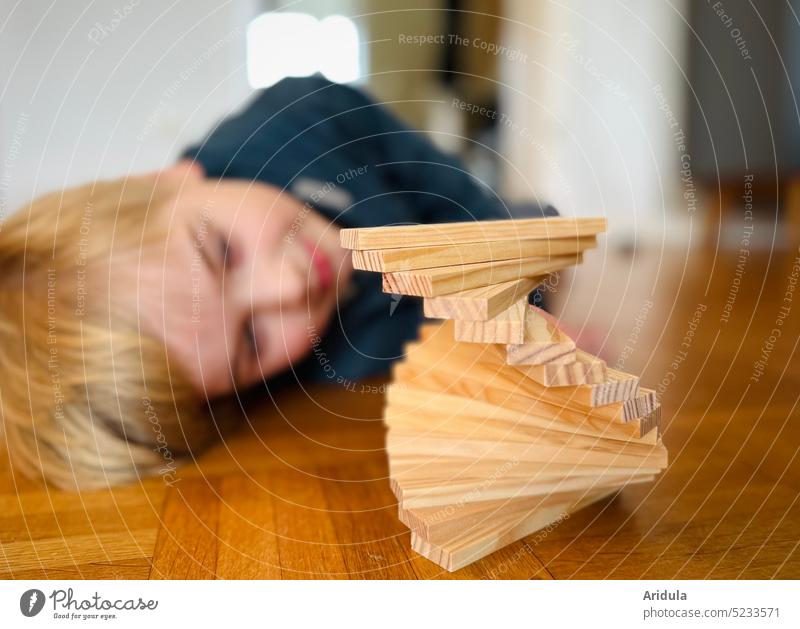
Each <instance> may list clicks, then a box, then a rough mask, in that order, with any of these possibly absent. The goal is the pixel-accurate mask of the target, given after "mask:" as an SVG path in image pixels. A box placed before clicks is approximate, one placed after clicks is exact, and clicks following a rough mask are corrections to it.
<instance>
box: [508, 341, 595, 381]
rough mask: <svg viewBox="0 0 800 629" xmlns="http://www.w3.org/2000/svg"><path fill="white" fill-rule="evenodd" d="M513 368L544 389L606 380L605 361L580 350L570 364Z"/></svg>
mask: <svg viewBox="0 0 800 629" xmlns="http://www.w3.org/2000/svg"><path fill="white" fill-rule="evenodd" d="M513 367H514V368H515V369H517V370H519V371H520V372H521V373H523V374H525V375H526V376H527V377H528V378H531V379H532V380H535V381H536V382H538V383H539V384H541V385H542V386H545V387H569V386H576V385H582V384H600V383H603V382H604V381H605V379H606V363H605V361H604V360H601V359H600V358H597V357H595V356H592V355H591V354H587V353H586V352H582V351H580V350H576V360H575V362H572V363H566V364H564V363H545V364H543V365H513Z"/></svg>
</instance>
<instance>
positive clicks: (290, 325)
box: [138, 177, 352, 397]
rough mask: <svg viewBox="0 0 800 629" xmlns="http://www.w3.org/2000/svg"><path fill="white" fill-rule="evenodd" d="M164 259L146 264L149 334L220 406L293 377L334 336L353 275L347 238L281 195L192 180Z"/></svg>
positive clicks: (173, 215)
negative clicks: (317, 344)
mask: <svg viewBox="0 0 800 629" xmlns="http://www.w3.org/2000/svg"><path fill="white" fill-rule="evenodd" d="M180 185H181V190H180V192H179V193H178V195H177V197H176V198H175V200H174V201H173V202H171V203H170V204H168V206H167V207H166V208H164V209H165V210H167V211H166V212H165V215H166V218H167V219H168V220H169V221H170V227H169V236H168V238H167V246H166V253H165V255H164V257H163V259H158V260H143V261H142V264H141V269H142V272H141V275H140V282H141V283H140V286H139V293H140V295H139V299H138V303H139V306H140V313H141V317H142V323H143V327H144V328H145V329H147V330H148V331H150V332H151V333H153V332H155V333H157V334H158V335H159V336H162V337H163V338H164V340H165V342H166V346H167V349H168V351H169V355H170V358H171V359H172V360H173V361H177V362H178V363H179V364H181V365H182V366H183V367H185V369H186V371H187V372H188V373H189V375H190V377H191V379H192V382H193V384H194V386H195V388H196V389H197V390H198V392H199V393H201V394H203V395H206V396H208V397H217V396H221V395H225V394H228V393H231V392H232V391H234V389H239V388H244V387H248V386H250V385H252V384H254V383H256V382H258V381H260V380H261V379H262V378H263V379H266V378H269V377H271V376H274V375H276V374H277V373H279V372H281V371H283V370H284V369H286V368H287V367H288V366H289V365H290V364H294V363H295V362H296V361H298V360H299V359H301V358H303V357H304V356H306V355H307V354H308V353H309V350H310V349H311V341H312V339H313V338H314V337H315V336H317V335H321V334H322V333H323V332H324V330H325V329H326V327H327V325H328V323H329V321H330V319H331V317H332V315H333V312H334V309H335V308H336V307H337V303H338V300H339V297H340V296H341V295H342V292H343V290H344V288H345V286H346V284H347V281H348V279H349V277H350V274H351V272H352V266H351V261H350V256H349V254H348V252H347V251H345V250H344V249H342V248H341V247H339V231H338V228H337V227H336V226H335V225H333V224H331V223H330V222H329V221H328V220H327V219H325V218H324V217H322V216H321V215H320V214H318V213H317V212H315V211H313V210H311V209H310V208H309V207H308V206H305V205H304V204H303V203H301V202H300V201H298V200H297V199H295V198H294V197H292V196H290V195H289V194H288V193H282V192H281V191H280V190H279V189H278V188H274V187H272V186H268V185H265V184H262V183H257V182H256V183H252V182H249V181H247V182H245V181H233V180H223V181H212V180H205V179H202V178H201V177H191V178H188V179H187V178H184V179H182V180H181V182H180Z"/></svg>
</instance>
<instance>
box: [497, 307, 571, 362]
mask: <svg viewBox="0 0 800 629" xmlns="http://www.w3.org/2000/svg"><path fill="white" fill-rule="evenodd" d="M576 359H577V353H576V351H575V342H574V341H573V340H572V339H571V338H569V336H567V335H566V334H565V333H564V332H563V331H562V330H561V329H560V328H559V327H558V324H557V322H555V319H553V318H552V317H551V316H549V315H548V314H547V313H546V312H545V311H543V310H541V309H540V308H536V307H535V306H530V307H529V309H528V312H526V315H525V336H524V340H523V343H521V344H509V345H508V346H507V347H506V362H507V363H508V364H509V365H541V364H544V363H552V364H570V363H574V362H575V361H576Z"/></svg>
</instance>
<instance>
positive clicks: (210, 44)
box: [0, 0, 258, 215]
mask: <svg viewBox="0 0 800 629" xmlns="http://www.w3.org/2000/svg"><path fill="white" fill-rule="evenodd" d="M11 4H12V3H11V2H4V3H3V4H2V9H0V28H2V31H0V59H2V64H3V71H2V73H0V131H1V135H0V137H2V139H1V140H0V169H2V170H0V212H2V214H5V213H7V212H9V211H12V210H13V209H15V208H16V207H17V206H19V205H20V204H21V203H23V202H24V201H26V200H28V199H30V198H32V197H34V196H38V195H39V194H42V193H43V192H46V191H49V190H52V189H55V188H59V187H64V186H69V185H72V184H75V183H80V182H84V181H87V180H90V179H92V178H95V177H113V176H119V175H123V174H125V173H128V172H139V171H142V170H148V169H155V168H159V167H161V166H163V165H164V164H165V163H168V162H169V161H170V160H172V159H174V157H175V156H176V155H177V154H178V153H179V152H180V150H181V149H182V148H183V147H184V146H185V145H186V143H187V142H189V141H191V140H194V139H197V138H200V137H202V136H203V134H204V133H205V132H207V131H208V129H209V127H210V126H211V125H212V124H213V123H214V122H215V121H216V120H217V119H218V118H219V117H221V116H222V115H224V114H225V113H227V112H228V111H230V110H231V109H233V108H235V107H237V106H238V105H240V104H241V103H242V102H244V101H245V100H246V98H247V97H248V96H249V95H250V93H251V91H250V88H249V87H248V84H247V74H246V68H245V65H244V64H245V30H246V25H247V22H248V21H249V19H250V18H251V17H252V16H253V15H254V14H255V13H257V6H258V3H257V2H256V1H255V0H237V1H235V2H225V1H223V0H191V1H188V0H186V1H177V2H176V1H174V0H168V1H158V0H120V1H119V2H113V3H112V2H92V1H91V0H69V1H68V2H49V1H46V0H25V1H24V2H19V3H16V6H14V7H12V6H10V5H11ZM120 16H123V17H120ZM2 214H0V215H2Z"/></svg>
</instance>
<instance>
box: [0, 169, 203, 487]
mask: <svg viewBox="0 0 800 629" xmlns="http://www.w3.org/2000/svg"><path fill="white" fill-rule="evenodd" d="M173 194H174V190H173V189H172V187H171V186H169V185H166V184H164V183H159V182H158V180H157V178H156V177H155V176H146V177H131V178H127V179H121V180H116V181H109V182H98V183H94V184H90V185H86V186H82V187H79V188H75V189H71V190H66V191H61V192H58V193H54V194H49V195H47V196H44V197H42V198H40V199H38V200H36V201H34V202H33V203H31V204H30V205H28V206H27V207H25V208H22V209H21V210H20V211H18V212H16V213H15V214H12V215H11V216H10V217H9V218H7V219H6V220H5V221H4V222H3V223H0V269H2V273H1V274H0V417H2V423H3V425H4V427H5V431H4V432H5V437H6V440H7V442H8V448H9V452H10V455H11V459H12V462H13V464H14V465H15V467H17V468H19V469H20V470H22V471H23V472H24V473H26V474H27V475H29V476H35V477H39V478H43V479H45V480H46V481H49V482H51V483H53V484H55V485H57V486H59V487H62V488H72V489H77V488H91V487H100V486H105V485H110V484H116V483H121V482H126V481H130V480H133V479H136V478H137V477H139V476H140V475H147V474H153V473H161V474H162V475H164V476H165V478H166V479H167V480H169V479H171V478H174V471H175V467H176V465H177V464H178V463H179V462H180V461H181V460H182V459H185V458H186V457H187V456H188V455H189V453H190V452H191V451H192V450H193V449H194V448H195V447H197V446H200V445H202V444H204V443H206V442H207V441H208V439H209V438H210V436H211V432H212V422H211V421H210V417H209V413H208V411H207V407H205V406H204V405H203V404H201V401H200V400H199V399H198V397H197V396H196V395H195V394H194V392H193V391H192V388H191V386H190V385H189V383H188V381H187V380H186V379H185V378H184V377H182V375H181V373H180V372H179V371H177V370H175V369H170V366H169V361H168V355H167V352H166V348H165V344H164V343H163V341H159V340H157V339H156V338H155V337H150V336H147V335H146V334H143V333H142V332H141V331H140V330H139V326H138V316H137V314H136V312H135V311H136V308H135V305H134V304H135V302H134V301H133V298H132V297H130V298H129V299H127V300H125V299H120V298H118V296H117V295H116V293H120V292H121V290H124V291H128V292H129V296H130V295H133V291H135V290H136V283H137V282H136V278H137V274H136V266H135V265H136V264H137V260H139V259H140V256H148V255H160V254H163V250H164V249H163V245H164V242H165V227H164V226H165V224H166V221H164V220H157V219H158V215H159V213H161V214H162V215H163V212H164V207H165V205H166V202H167V201H168V200H169V199H170V198H171V196H172V195H173ZM161 218H163V216H162V217H161ZM125 267H128V268H127V271H128V277H129V278H130V285H129V286H125V287H120V286H119V282H118V281H117V279H116V278H117V276H118V275H119V274H120V273H121V274H123V275H124V274H125V272H126V268H125Z"/></svg>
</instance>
